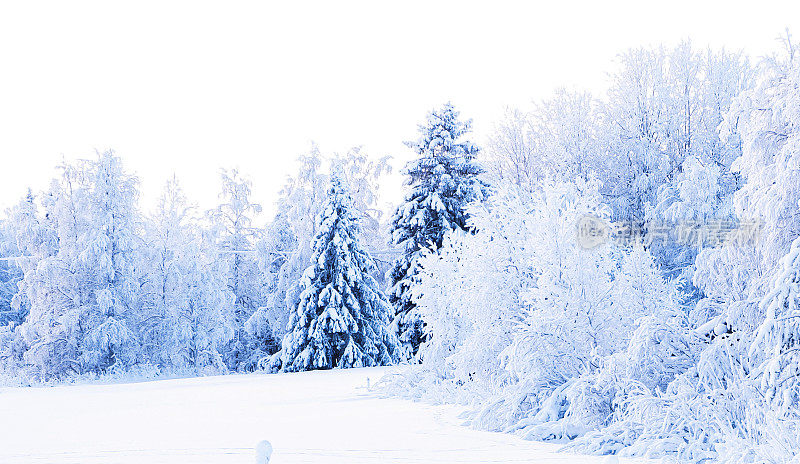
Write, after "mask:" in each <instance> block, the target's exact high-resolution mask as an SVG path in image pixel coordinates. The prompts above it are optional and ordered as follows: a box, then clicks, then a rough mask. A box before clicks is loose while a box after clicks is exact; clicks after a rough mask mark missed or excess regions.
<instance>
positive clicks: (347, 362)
mask: <svg viewBox="0 0 800 464" xmlns="http://www.w3.org/2000/svg"><path fill="white" fill-rule="evenodd" d="M317 224H318V227H317V234H316V238H315V241H314V254H313V258H312V264H311V265H310V266H309V267H308V268H307V269H306V270H305V272H304V273H303V277H302V279H301V282H300V288H301V293H300V298H299V301H298V303H297V305H296V306H295V307H294V308H292V313H291V315H290V319H289V332H288V333H287V334H286V336H285V337H284V339H283V345H282V350H281V351H280V352H279V353H278V354H277V355H276V356H275V357H274V358H273V368H276V369H278V368H280V369H281V370H283V371H303V370H310V369H330V368H335V367H341V368H349V367H368V366H376V365H383V364H391V363H394V362H396V361H397V359H398V352H399V343H398V341H397V339H396V337H395V336H394V334H393V333H392V332H391V330H390V329H389V324H390V317H391V306H390V305H389V303H388V301H387V300H386V297H385V295H384V294H383V293H382V292H381V291H380V289H379V287H378V284H377V282H376V281H375V279H374V278H373V277H372V275H371V273H372V272H373V270H374V268H375V264H374V262H373V260H372V257H371V256H370V255H369V253H368V252H367V251H366V250H365V249H364V247H363V246H362V244H361V230H360V227H359V224H358V220H357V218H356V216H355V214H354V211H353V208H352V205H351V198H350V195H349V193H348V192H347V190H346V188H345V187H344V185H343V182H342V180H341V177H340V176H338V175H334V176H332V178H331V185H330V188H329V190H328V197H327V200H326V204H325V207H324V208H323V211H322V213H321V214H320V216H319V220H318V222H317Z"/></svg>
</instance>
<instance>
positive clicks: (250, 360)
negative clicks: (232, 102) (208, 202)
mask: <svg viewBox="0 0 800 464" xmlns="http://www.w3.org/2000/svg"><path fill="white" fill-rule="evenodd" d="M221 179H222V192H221V193H220V199H221V200H222V203H220V205H219V206H217V208H216V209H214V210H212V211H209V213H208V216H209V219H210V221H211V226H212V234H213V237H214V240H215V242H216V246H217V248H218V258H217V261H216V270H217V272H219V273H221V275H222V276H223V278H224V279H225V281H226V282H227V287H228V289H229V290H230V291H231V292H232V293H233V295H234V296H235V309H234V318H233V320H234V326H235V327H236V331H235V334H234V337H233V340H232V341H231V346H230V347H229V348H228V349H227V350H226V363H227V364H228V367H229V368H231V369H233V370H252V369H254V368H255V367H256V366H257V364H258V361H259V360H260V359H261V358H263V357H264V356H266V355H268V354H270V353H271V352H274V351H275V344H276V341H275V340H274V338H273V334H272V330H271V328H269V327H264V326H263V325H254V324H247V321H248V320H249V319H250V318H251V317H252V316H253V314H254V313H256V311H257V310H258V308H260V307H261V306H263V303H264V298H265V294H266V286H267V282H265V276H264V274H263V273H262V272H261V270H260V269H259V265H258V258H257V256H256V243H257V241H258V240H259V239H260V236H261V233H262V230H261V229H259V228H258V227H256V226H255V225H254V224H253V219H254V218H255V215H257V214H258V213H260V212H261V205H260V204H258V203H254V202H253V201H252V199H251V196H252V182H251V181H250V180H248V179H244V178H242V176H241V175H240V174H239V172H238V171H236V170H233V171H230V172H229V171H225V170H223V171H222V174H221ZM248 328H250V329H258V330H257V331H255V332H253V333H251V332H249V331H248V330H247V329H248Z"/></svg>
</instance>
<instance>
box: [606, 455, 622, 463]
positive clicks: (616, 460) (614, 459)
mask: <svg viewBox="0 0 800 464" xmlns="http://www.w3.org/2000/svg"><path fill="white" fill-rule="evenodd" d="M603 464H619V458H618V457H616V456H614V455H613V454H611V455H609V456H608V457H607V458H606V459H605V460H604V461H603Z"/></svg>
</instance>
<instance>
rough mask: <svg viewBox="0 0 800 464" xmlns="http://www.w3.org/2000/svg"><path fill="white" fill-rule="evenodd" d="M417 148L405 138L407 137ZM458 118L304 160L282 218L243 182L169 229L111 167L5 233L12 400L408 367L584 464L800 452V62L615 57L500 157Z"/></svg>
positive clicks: (80, 169) (77, 179)
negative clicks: (106, 388) (389, 178)
mask: <svg viewBox="0 0 800 464" xmlns="http://www.w3.org/2000/svg"><path fill="white" fill-rule="evenodd" d="M409 127H411V128H412V130H413V121H410V122H409ZM471 129H472V127H471V121H470V120H469V119H468V118H467V117H466V116H465V115H461V114H460V113H459V111H458V110H457V109H456V108H455V107H454V106H453V105H452V104H450V103H446V104H444V105H442V106H440V107H437V108H435V109H434V110H432V111H431V112H430V113H429V114H428V115H427V117H426V118H425V119H424V120H423V122H422V124H420V125H419V128H418V137H417V139H416V140H413V141H411V142H408V143H407V145H408V147H409V150H411V151H412V152H413V156H414V160H413V161H411V162H410V163H408V164H407V165H406V167H405V169H404V171H403V172H404V174H405V176H406V184H405V186H404V187H405V192H406V196H405V200H404V201H403V202H402V203H401V204H399V205H395V206H396V208H395V209H394V211H393V212H392V214H384V212H383V211H382V208H380V207H379V204H380V202H379V199H380V194H381V185H382V184H381V183H382V181H384V180H385V174H386V173H387V172H388V171H389V169H390V168H389V166H390V160H389V159H388V158H382V159H374V158H371V157H368V156H367V155H366V154H365V153H364V152H363V151H362V150H360V149H353V150H351V151H350V152H348V153H345V154H340V155H324V154H323V153H321V152H320V150H319V149H317V148H316V147H313V148H312V149H311V150H310V151H309V152H308V153H307V154H305V155H303V156H302V157H300V159H299V166H300V167H299V170H298V171H297V172H296V173H295V174H294V175H292V176H291V177H290V178H289V179H288V180H287V182H286V184H285V185H284V186H283V188H282V190H281V193H280V199H279V201H278V202H277V205H276V207H275V213H274V216H273V217H272V218H271V219H270V220H269V221H267V224H266V226H263V227H261V226H257V225H256V224H258V223H259V222H258V221H257V215H258V214H260V213H261V211H262V207H261V205H259V204H256V203H255V202H254V201H253V199H252V194H251V181H250V180H249V177H248V176H247V175H246V173H241V172H237V171H236V170H224V171H222V173H221V179H220V180H221V185H220V197H219V198H220V201H219V205H218V206H217V207H216V208H214V209H212V210H209V211H200V210H199V209H198V208H197V207H196V206H195V205H194V204H193V203H192V201H191V200H190V199H188V198H186V196H185V195H184V194H183V192H182V190H181V187H180V182H179V181H178V180H177V179H175V180H172V181H170V182H169V183H167V185H166V186H165V187H164V190H163V194H162V196H161V198H160V200H159V202H158V205H157V207H156V208H155V209H154V210H153V211H143V210H142V208H141V207H140V205H139V194H138V181H137V178H136V177H135V176H134V175H133V174H132V173H130V172H128V171H126V169H125V167H124V166H123V160H122V158H120V157H119V156H117V155H116V154H115V153H113V152H112V151H108V152H104V153H100V154H97V155H96V156H93V157H91V158H90V159H88V160H83V161H78V162H75V163H64V164H63V165H62V166H60V167H59V176H58V177H57V178H56V179H53V181H52V183H51V185H50V187H49V188H48V189H47V190H45V191H42V192H28V193H27V194H26V195H24V196H23V197H22V198H21V199H20V200H19V202H18V203H17V204H16V206H14V207H13V208H11V209H9V210H8V211H7V213H6V215H5V216H4V218H3V220H2V224H0V226H1V227H0V254H1V255H2V257H3V260H2V261H0V379H2V380H3V381H4V382H5V383H9V384H24V385H32V384H40V383H53V382H61V381H79V380H81V379H84V380H86V379H94V378H98V377H101V378H102V377H104V376H121V377H124V376H126V375H144V376H159V375H182V376H190V375H210V374H223V373H230V372H251V371H269V372H290V371H300V370H310V369H331V368H350V367H367V366H377V365H387V364H397V363H402V364H407V365H408V367H407V369H404V370H403V371H402V373H400V374H397V375H393V376H390V377H388V378H385V379H383V381H382V382H381V388H382V389H383V391H384V392H385V393H387V394H392V395H398V396H403V397H407V398H413V399H417V400H422V401H429V402H434V403H461V404H465V405H468V406H469V411H470V413H469V415H468V417H467V421H468V422H469V424H470V425H471V426H474V427H476V428H481V429H486V430H493V431H504V432H508V433H515V434H518V435H521V436H523V437H525V438H528V439H536V440H553V441H558V442H561V443H566V446H567V448H568V449H572V450H577V451H580V452H586V453H594V454H621V455H631V456H647V457H660V456H670V457H675V458H677V459H678V460H680V461H681V462H704V461H705V460H721V461H724V462H788V461H790V460H791V459H793V458H794V456H795V455H796V454H797V453H798V450H800V438H799V437H800V56H798V55H797V51H796V49H795V45H793V44H792V43H791V41H790V40H788V39H787V41H786V43H785V44H784V47H783V48H782V49H781V50H780V52H779V53H777V54H776V55H775V56H773V57H768V58H763V59H758V60H752V59H750V58H748V57H747V56H744V55H743V54H741V53H732V52H730V51H724V50H711V49H709V50H698V49H696V48H694V47H692V45H691V44H690V43H689V42H684V43H681V44H680V45H678V46H675V47H671V48H668V47H657V48H646V49H634V50H629V51H626V52H624V53H622V54H621V55H620V56H619V59H618V61H617V63H616V65H615V67H614V68H612V70H611V73H610V75H609V88H608V91H607V93H606V94H605V95H599V96H598V95H591V94H589V93H585V92H576V91H570V90H559V91H557V92H556V93H555V94H553V95H552V97H550V98H549V99H546V100H543V101H539V102H537V103H536V104H535V105H534V106H533V107H532V108H529V109H520V108H510V109H508V111H507V113H506V116H505V118H504V119H502V120H501V121H497V122H496V124H495V128H494V130H493V131H492V134H491V137H489V139H488V140H487V141H486V142H485V143H483V144H482V146H480V145H479V144H476V143H474V142H473V141H472V140H471V138H472V137H471Z"/></svg>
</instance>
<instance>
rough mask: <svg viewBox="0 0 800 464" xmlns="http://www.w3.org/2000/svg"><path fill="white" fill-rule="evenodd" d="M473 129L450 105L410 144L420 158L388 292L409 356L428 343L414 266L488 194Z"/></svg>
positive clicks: (403, 211)
mask: <svg viewBox="0 0 800 464" xmlns="http://www.w3.org/2000/svg"><path fill="white" fill-rule="evenodd" d="M471 127H472V122H471V121H470V120H466V121H462V120H461V119H459V112H458V111H456V109H455V108H454V107H453V105H451V104H450V103H447V104H445V105H444V106H442V107H441V108H439V109H437V110H434V111H432V112H431V113H429V114H428V118H427V120H426V122H425V124H423V125H421V126H419V135H420V136H419V139H418V140H417V141H416V142H408V143H407V145H408V146H409V147H410V148H412V149H413V150H414V151H415V152H416V154H417V155H418V158H417V159H416V160H414V161H411V162H409V163H408V165H407V166H406V168H405V174H406V175H407V176H408V181H407V183H408V185H409V186H410V187H411V192H410V193H408V194H407V195H406V198H405V202H404V203H403V204H401V205H400V206H399V207H398V208H397V211H396V212H395V215H394V218H393V219H392V241H393V243H395V244H397V245H399V246H400V247H401V248H402V249H401V253H402V255H401V256H400V258H398V259H397V261H396V262H395V265H394V268H393V269H392V270H391V284H392V289H391V292H390V294H389V298H390V301H391V302H392V304H393V305H394V306H395V310H396V315H395V321H394V324H395V325H396V327H397V328H396V330H397V333H398V334H399V337H400V340H401V342H403V344H404V347H405V349H406V356H407V357H408V356H412V355H414V354H415V353H416V351H417V349H418V348H419V345H420V343H422V342H423V341H424V335H423V334H424V328H423V322H422V321H421V320H420V318H419V316H418V315H417V314H416V312H415V311H414V306H415V305H414V302H413V299H412V297H411V293H410V290H411V288H412V287H413V286H414V284H415V280H416V274H417V271H418V269H417V263H416V262H417V260H418V259H419V257H420V256H421V254H422V253H423V250H427V249H438V248H439V247H441V245H442V240H443V239H444V235H445V234H446V233H447V232H448V231H450V230H454V229H462V230H466V229H467V228H468V227H469V226H468V214H467V211H466V207H467V205H469V204H470V203H471V202H474V201H480V200H482V199H483V198H484V196H485V194H486V191H487V189H486V184H485V183H484V182H483V181H482V180H481V179H480V178H479V175H480V174H481V173H482V172H483V169H482V168H481V167H480V165H479V164H478V163H477V162H476V161H475V157H476V156H477V154H478V148H477V147H476V146H475V145H473V144H472V142H469V141H467V140H464V137H465V136H466V135H467V134H468V133H469V132H470V130H471Z"/></svg>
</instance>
